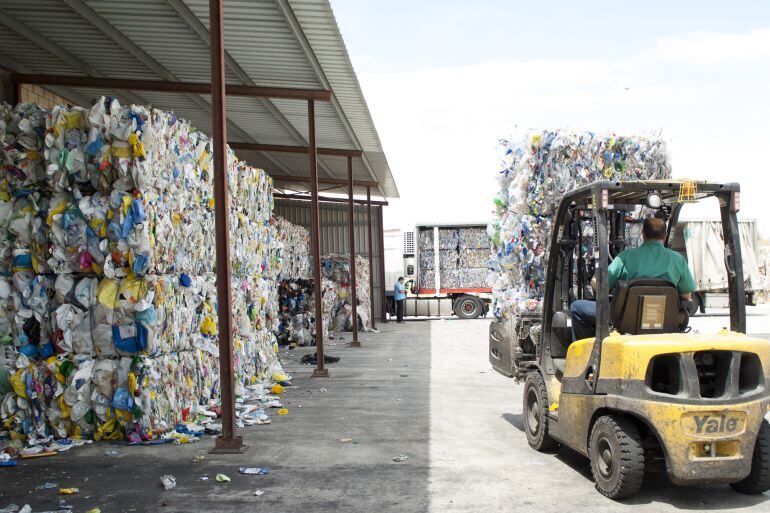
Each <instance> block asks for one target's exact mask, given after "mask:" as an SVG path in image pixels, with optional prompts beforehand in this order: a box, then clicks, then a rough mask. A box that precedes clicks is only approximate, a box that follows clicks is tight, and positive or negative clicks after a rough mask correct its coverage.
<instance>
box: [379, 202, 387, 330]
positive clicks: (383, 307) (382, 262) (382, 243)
mask: <svg viewBox="0 0 770 513" xmlns="http://www.w3.org/2000/svg"><path fill="white" fill-rule="evenodd" d="M382 213H383V208H382V207H380V283H382V297H381V298H380V303H381V304H380V315H382V317H381V318H380V322H388V317H387V315H385V312H386V309H387V306H386V305H385V302H386V300H387V296H386V295H385V287H386V285H385V230H384V229H383V222H382V217H383V216H382Z"/></svg>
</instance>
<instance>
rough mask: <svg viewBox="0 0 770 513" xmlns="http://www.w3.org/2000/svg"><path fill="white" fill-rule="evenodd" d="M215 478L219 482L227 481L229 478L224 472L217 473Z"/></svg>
mask: <svg viewBox="0 0 770 513" xmlns="http://www.w3.org/2000/svg"><path fill="white" fill-rule="evenodd" d="M216 480H217V481H218V482H220V483H229V482H230V478H229V477H228V476H226V475H225V474H217V477H216Z"/></svg>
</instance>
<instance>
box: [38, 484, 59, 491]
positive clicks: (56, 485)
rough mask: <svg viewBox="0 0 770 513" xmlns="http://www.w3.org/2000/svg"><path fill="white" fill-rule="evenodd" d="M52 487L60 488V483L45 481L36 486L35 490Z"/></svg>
mask: <svg viewBox="0 0 770 513" xmlns="http://www.w3.org/2000/svg"><path fill="white" fill-rule="evenodd" d="M52 488H59V483H43V484H41V485H38V486H36V487H35V490H50V489H52Z"/></svg>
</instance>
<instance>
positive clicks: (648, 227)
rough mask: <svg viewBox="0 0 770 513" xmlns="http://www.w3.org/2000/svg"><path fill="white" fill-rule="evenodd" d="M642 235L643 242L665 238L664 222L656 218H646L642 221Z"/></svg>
mask: <svg viewBox="0 0 770 513" xmlns="http://www.w3.org/2000/svg"><path fill="white" fill-rule="evenodd" d="M642 233H643V234H644V238H645V240H656V239H658V240H659V239H663V238H665V236H666V221H664V220H663V219H658V218H657V217H648V218H647V219H645V220H644V225H643V226H642Z"/></svg>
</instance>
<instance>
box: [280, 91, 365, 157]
mask: <svg viewBox="0 0 770 513" xmlns="http://www.w3.org/2000/svg"><path fill="white" fill-rule="evenodd" d="M273 103H274V104H275V106H276V107H278V108H279V109H280V110H281V112H282V113H283V115H284V116H286V118H287V119H288V120H289V121H291V123H292V125H294V126H295V127H297V130H299V132H300V133H301V134H302V136H303V137H305V139H307V138H308V137H309V134H308V119H307V103H306V102H301V101H296V100H273ZM315 114H316V133H317V140H318V146H323V147H326V148H341V149H348V150H350V149H357V148H356V147H355V145H354V144H353V141H351V140H350V137H349V136H348V133H347V132H346V131H345V128H344V126H343V125H342V122H341V121H340V119H339V117H338V116H337V113H336V112H334V109H333V108H332V106H331V105H330V104H329V103H328V102H317V103H316V105H315Z"/></svg>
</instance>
